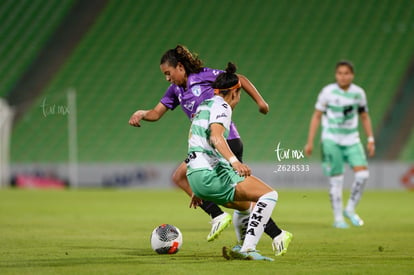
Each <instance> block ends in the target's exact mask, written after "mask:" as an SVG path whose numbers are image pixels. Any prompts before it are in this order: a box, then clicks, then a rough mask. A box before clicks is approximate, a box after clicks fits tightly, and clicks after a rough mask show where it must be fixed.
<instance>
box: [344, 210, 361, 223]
mask: <svg viewBox="0 0 414 275" xmlns="http://www.w3.org/2000/svg"><path fill="white" fill-rule="evenodd" d="M344 216H345V217H346V218H348V219H349V220H350V221H351V223H352V224H353V225H354V226H363V225H364V221H363V220H362V219H361V218H360V217H359V216H358V215H357V214H356V213H355V212H354V213H352V212H348V211H346V210H345V211H344Z"/></svg>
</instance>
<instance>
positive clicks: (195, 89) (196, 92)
mask: <svg viewBox="0 0 414 275" xmlns="http://www.w3.org/2000/svg"><path fill="white" fill-rule="evenodd" d="M191 92H192V93H193V95H195V96H200V95H201V87H200V86H199V85H196V86H194V87H192V88H191Z"/></svg>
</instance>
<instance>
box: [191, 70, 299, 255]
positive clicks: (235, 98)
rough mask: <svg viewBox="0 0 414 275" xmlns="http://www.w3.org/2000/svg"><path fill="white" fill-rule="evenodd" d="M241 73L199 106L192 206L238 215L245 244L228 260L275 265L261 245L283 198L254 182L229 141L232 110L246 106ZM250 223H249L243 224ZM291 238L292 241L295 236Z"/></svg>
mask: <svg viewBox="0 0 414 275" xmlns="http://www.w3.org/2000/svg"><path fill="white" fill-rule="evenodd" d="M235 72H236V67H235V65H234V64H232V63H229V64H228V66H227V68H226V72H224V73H221V74H219V75H218V77H217V79H216V80H215V82H213V83H212V87H213V88H214V89H215V90H214V93H215V96H214V97H212V98H211V99H207V100H205V101H203V102H202V103H201V104H200V105H199V106H198V108H197V111H196V113H195V116H194V118H193V120H192V123H191V128H190V134H189V140H188V143H189V145H188V158H187V160H186V163H187V178H188V181H189V184H190V186H191V189H192V191H193V193H194V195H193V197H192V201H191V205H193V206H197V205H198V202H197V200H198V198H202V199H204V200H208V201H212V202H215V203H217V204H220V205H223V206H225V207H229V208H233V209H236V210H237V211H238V214H239V215H240V216H241V219H240V226H236V227H235V230H236V235H237V237H238V239H240V240H241V243H240V245H237V246H235V247H234V248H233V249H231V250H227V248H223V253H224V254H223V256H225V257H226V258H236V259H248V260H268V261H272V260H273V259H272V258H268V257H265V256H262V255H261V254H260V253H259V252H258V251H257V250H256V245H257V243H258V242H259V239H260V237H261V236H262V234H263V232H264V228H265V226H266V224H267V223H268V221H269V219H270V217H271V214H272V211H273V209H274V207H275V205H276V202H277V199H278V193H277V192H276V191H275V190H273V189H272V188H271V187H270V186H268V185H267V184H265V183H264V182H263V181H261V180H260V179H258V178H256V177H254V176H252V175H251V171H250V168H249V167H248V166H247V165H245V164H243V163H242V162H240V160H239V159H238V158H237V157H236V156H235V154H234V153H233V152H232V150H231V149H230V147H229V144H228V143H227V141H226V140H227V137H228V135H229V133H230V125H231V116H232V110H233V109H234V107H235V106H236V105H237V103H238V102H239V100H240V89H241V83H240V80H239V77H238V76H237V75H236V74H235ZM244 219H247V220H248V222H247V223H245V222H242V220H244ZM287 233H288V234H289V235H290V238H289V241H290V239H291V234H290V233H289V232H287ZM240 236H243V237H241V238H240ZM287 245H288V244H287Z"/></svg>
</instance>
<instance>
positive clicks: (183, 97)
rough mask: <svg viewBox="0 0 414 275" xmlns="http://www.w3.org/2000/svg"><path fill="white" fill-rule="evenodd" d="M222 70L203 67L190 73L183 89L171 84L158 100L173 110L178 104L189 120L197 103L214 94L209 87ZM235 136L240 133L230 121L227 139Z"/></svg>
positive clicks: (238, 136) (237, 136)
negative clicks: (197, 71) (194, 72)
mask: <svg viewBox="0 0 414 275" xmlns="http://www.w3.org/2000/svg"><path fill="white" fill-rule="evenodd" d="M222 72H223V71H222V70H214V69H210V68H203V69H202V70H201V72H199V73H197V74H190V75H189V76H188V79H187V86H186V87H185V89H184V88H183V87H181V86H178V85H175V84H171V85H170V87H168V89H167V91H166V92H165V94H164V96H163V97H162V98H161V100H160V102H161V103H162V104H164V105H165V107H167V108H168V109H171V110H174V109H175V108H176V107H177V106H178V105H181V108H182V109H183V111H184V113H185V114H186V115H187V116H188V118H189V119H190V120H191V118H192V117H193V115H194V114H195V112H196V110H197V108H198V105H200V103H201V102H203V101H204V100H206V99H210V98H212V97H213V96H214V89H213V88H212V87H211V84H212V83H213V82H214V81H215V80H216V77H217V75H219V74H220V73H222ZM235 138H240V135H239V133H238V132H237V129H236V126H235V125H234V123H233V122H231V125H230V133H229V136H228V138H227V139H229V140H230V139H235Z"/></svg>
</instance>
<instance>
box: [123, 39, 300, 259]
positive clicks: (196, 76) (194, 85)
mask: <svg viewBox="0 0 414 275" xmlns="http://www.w3.org/2000/svg"><path fill="white" fill-rule="evenodd" d="M160 69H161V71H162V73H163V74H164V76H165V78H166V80H167V81H168V82H170V83H171V85H170V86H169V87H168V89H167V91H166V92H165V94H164V96H163V97H162V98H161V100H160V102H159V103H158V104H157V105H156V106H155V107H154V108H153V109H151V110H138V111H136V112H135V113H134V114H132V116H131V118H130V119H129V124H130V125H131V126H135V127H140V126H141V120H145V121H157V120H159V119H160V118H161V117H162V116H163V115H164V114H165V113H166V112H167V111H168V110H169V109H171V110H173V109H175V108H176V107H177V106H178V105H180V106H181V108H182V110H183V111H184V113H185V114H186V115H187V116H188V117H189V118H190V119H191V118H192V116H193V115H194V113H195V111H196V109H197V107H198V105H199V104H200V103H201V102H203V101H204V100H206V99H210V98H212V97H213V96H214V90H213V88H212V87H211V84H212V83H213V82H214V81H215V79H216V77H217V76H218V75H219V74H220V73H221V72H223V71H222V70H215V69H211V68H207V67H204V66H203V62H202V61H201V60H200V59H199V58H198V57H197V56H196V55H194V54H193V53H191V52H190V51H189V50H188V49H187V48H186V47H184V46H182V45H178V46H176V47H175V48H174V49H170V50H168V51H167V52H166V53H165V54H164V55H163V56H162V58H161V62H160ZM238 77H239V79H240V83H241V86H242V88H243V89H244V90H245V91H246V92H247V94H248V95H249V96H250V97H252V99H253V100H254V101H255V102H256V104H257V105H258V106H259V111H260V112H261V113H263V114H266V113H267V112H268V111H269V106H268V104H267V103H266V101H265V100H264V99H263V98H262V96H261V95H260V93H259V92H258V91H257V89H256V88H255V86H254V85H253V84H252V83H251V82H250V81H249V80H248V79H247V78H246V77H245V76H243V75H240V74H238ZM227 142H228V144H229V147H230V149H231V150H232V151H233V153H234V154H235V156H236V157H237V158H238V159H239V160H240V161H242V157H243V144H242V141H241V138H240V135H239V133H238V132H237V129H236V126H235V125H234V123H231V126H230V133H229V136H228V138H227ZM186 171H187V165H186V163H185V162H182V163H181V164H180V166H179V167H178V168H177V169H176V171H175V172H174V174H173V181H174V183H175V184H177V185H178V186H179V187H180V188H181V189H183V190H184V191H185V192H186V193H187V194H188V195H189V196H193V192H192V190H191V188H190V185H189V183H188V179H187V176H186ZM192 205H193V206H200V207H201V208H202V209H203V210H204V211H205V212H206V213H207V214H209V215H210V217H211V218H212V222H211V223H212V229H211V232H210V234H209V235H208V236H207V240H208V241H212V240H214V239H215V238H217V237H218V235H219V234H220V233H221V232H222V231H223V230H224V229H225V228H226V227H227V226H228V225H229V224H230V223H231V216H230V215H229V214H228V213H225V212H223V211H222V210H221V209H220V207H218V206H217V205H216V204H215V203H213V202H209V201H205V200H203V201H198V202H193V204H192ZM247 222H248V216H247V219H246V215H245V214H244V213H241V212H239V211H235V212H234V214H233V223H234V226H235V227H236V226H240V227H244V226H243V224H244V223H247ZM265 233H266V234H267V235H269V236H270V237H271V238H272V240H273V241H272V246H273V249H274V251H275V255H276V256H279V255H283V254H285V253H286V251H287V248H288V245H289V243H290V241H291V239H292V234H291V233H289V232H287V231H284V230H281V229H280V228H279V227H278V226H277V225H276V224H275V223H274V221H273V220H272V219H270V220H269V222H268V223H267V225H266V228H265ZM243 238H244V236H239V241H242V239H243Z"/></svg>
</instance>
